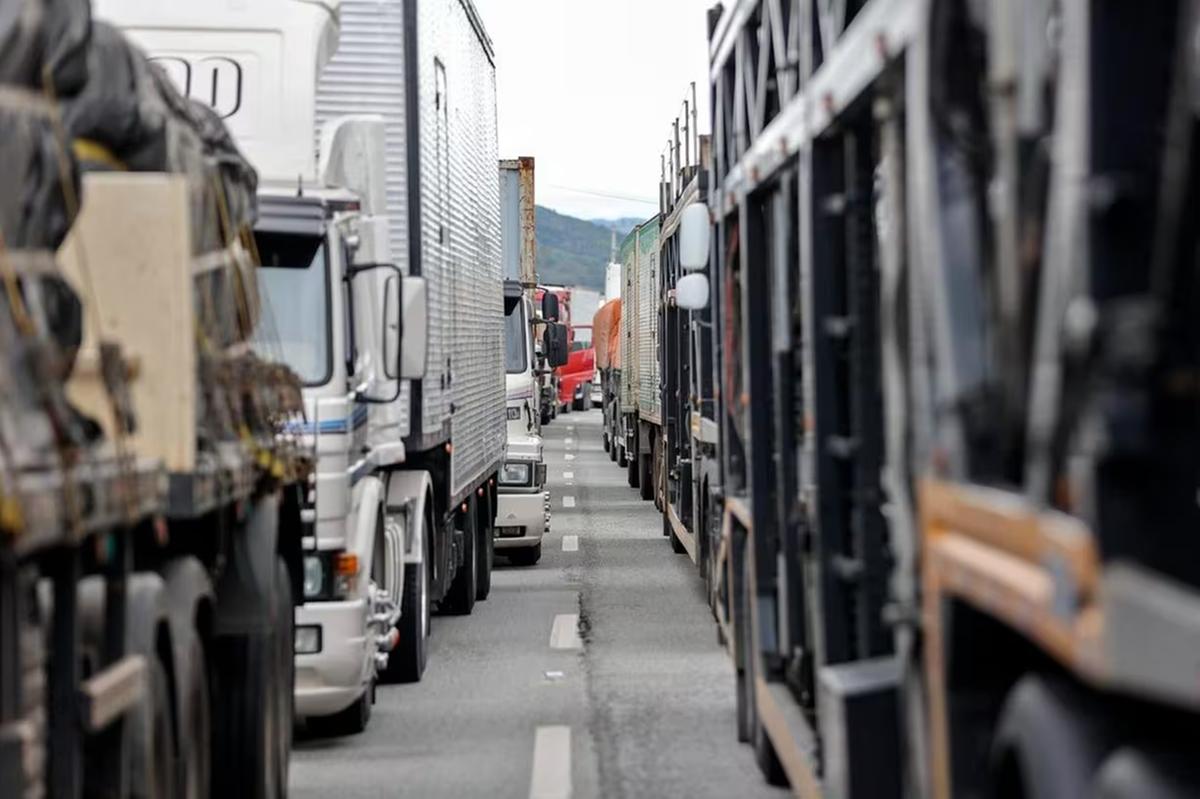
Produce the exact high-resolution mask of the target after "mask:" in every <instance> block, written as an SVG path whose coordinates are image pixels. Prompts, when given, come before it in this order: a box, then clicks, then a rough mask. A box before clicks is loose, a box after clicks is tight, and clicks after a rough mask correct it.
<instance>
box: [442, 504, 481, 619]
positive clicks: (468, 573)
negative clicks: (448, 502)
mask: <svg viewBox="0 0 1200 799" xmlns="http://www.w3.org/2000/svg"><path fill="white" fill-rule="evenodd" d="M458 516H459V521H460V523H461V524H462V534H463V562H462V565H461V566H459V567H458V572H457V573H456V574H455V575H454V582H452V583H450V590H448V591H447V592H446V601H445V603H444V605H445V608H446V609H447V610H449V611H450V612H451V613H456V614H458V615H460V616H469V615H471V611H473V610H474V609H475V594H476V592H477V591H478V589H479V547H478V546H476V544H477V542H478V540H479V531H478V529H477V525H476V524H475V521H476V519H475V499H474V497H472V498H471V499H469V500H468V501H467V512H466V513H460V514H458Z"/></svg>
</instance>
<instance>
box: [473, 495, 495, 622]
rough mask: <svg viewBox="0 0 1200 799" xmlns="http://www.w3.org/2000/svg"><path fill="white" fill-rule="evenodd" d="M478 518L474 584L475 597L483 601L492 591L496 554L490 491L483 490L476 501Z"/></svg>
mask: <svg viewBox="0 0 1200 799" xmlns="http://www.w3.org/2000/svg"><path fill="white" fill-rule="evenodd" d="M477 504H478V508H479V518H478V520H477V524H476V526H477V527H478V528H479V538H478V540H477V543H478V545H479V584H478V585H476V586H475V599H477V600H478V601H480V602H483V601H484V600H486V599H487V598H488V594H490V593H492V565H493V563H494V562H495V559H496V557H495V555H496V509H495V506H494V505H493V503H492V493H491V491H484V492H483V497H482V498H480V499H479V501H478V503H477Z"/></svg>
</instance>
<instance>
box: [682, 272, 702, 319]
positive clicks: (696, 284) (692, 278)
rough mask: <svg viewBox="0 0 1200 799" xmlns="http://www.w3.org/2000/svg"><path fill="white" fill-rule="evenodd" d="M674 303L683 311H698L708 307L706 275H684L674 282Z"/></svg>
mask: <svg viewBox="0 0 1200 799" xmlns="http://www.w3.org/2000/svg"><path fill="white" fill-rule="evenodd" d="M675 304H676V305H677V306H679V307H680V308H682V309H683V310H685V311H700V310H703V309H705V308H707V307H708V276H707V275H701V274H691V275H684V276H683V277H681V278H679V282H678V283H676V284H675Z"/></svg>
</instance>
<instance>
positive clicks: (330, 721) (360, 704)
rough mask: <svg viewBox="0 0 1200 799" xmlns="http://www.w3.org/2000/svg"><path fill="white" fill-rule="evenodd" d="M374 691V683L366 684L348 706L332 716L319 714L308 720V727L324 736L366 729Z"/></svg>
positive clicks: (369, 721)
mask: <svg viewBox="0 0 1200 799" xmlns="http://www.w3.org/2000/svg"><path fill="white" fill-rule="evenodd" d="M374 691H375V686H374V684H372V685H368V686H367V689H366V690H365V691H363V693H362V696H360V697H359V698H358V699H355V700H354V702H353V704H351V705H350V707H348V708H346V709H345V710H342V711H340V712H338V713H334V714H333V715H332V716H319V717H315V718H310V719H309V720H308V729H309V730H311V731H312V733H313V734H314V735H319V736H321V737H326V738H334V737H339V738H340V737H342V736H346V735H358V734H359V733H361V732H363V731H364V730H366V729H367V725H368V724H370V723H371V694H373V693H374Z"/></svg>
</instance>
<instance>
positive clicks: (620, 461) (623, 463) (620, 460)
mask: <svg viewBox="0 0 1200 799" xmlns="http://www.w3.org/2000/svg"><path fill="white" fill-rule="evenodd" d="M617 466H620V467H621V468H622V469H625V468H627V467H628V466H629V456H628V455H627V454H626V452H625V445H624V444H619V445H617Z"/></svg>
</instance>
